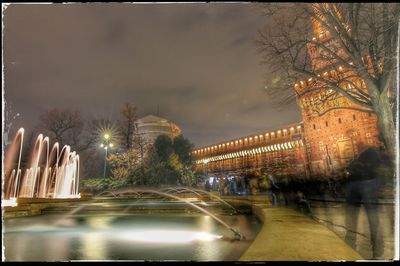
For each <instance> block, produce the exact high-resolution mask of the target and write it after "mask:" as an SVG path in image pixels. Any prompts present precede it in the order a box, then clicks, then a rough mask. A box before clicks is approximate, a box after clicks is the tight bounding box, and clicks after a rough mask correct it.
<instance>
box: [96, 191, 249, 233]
mask: <svg viewBox="0 0 400 266" xmlns="http://www.w3.org/2000/svg"><path fill="white" fill-rule="evenodd" d="M168 189H171V188H168ZM183 189H184V190H185V191H192V192H195V194H197V195H199V194H198V193H197V192H196V191H195V190H191V189H189V188H186V187H183ZM200 191H201V190H200ZM105 192H107V193H108V194H112V195H113V197H117V196H118V195H121V194H122V195H123V194H125V193H133V194H136V195H140V196H142V195H143V194H144V193H147V194H155V195H160V196H164V197H168V198H172V199H175V200H178V201H180V202H184V203H186V204H188V205H189V206H191V207H193V208H195V209H197V210H199V211H200V212H202V213H204V214H207V215H208V216H210V217H212V218H213V219H214V220H215V221H217V222H219V223H220V224H222V225H223V226H225V227H226V228H227V229H229V230H230V231H232V232H233V233H234V239H235V240H241V239H244V237H243V235H242V234H241V233H240V232H239V231H237V230H235V229H234V228H232V227H231V226H229V225H228V224H226V223H225V222H224V221H222V220H221V219H220V218H218V217H217V216H216V215H214V214H212V213H211V212H209V211H207V210H205V209H204V208H202V207H200V206H198V205H196V204H194V203H193V202H191V201H189V200H187V199H184V198H181V197H178V196H176V195H173V194H170V193H167V192H163V191H157V190H152V189H128V190H127V189H125V190H121V191H114V192H110V191H105ZM103 193H104V192H102V193H100V194H99V195H102V194H103ZM221 200H222V199H221ZM222 201H223V200H222ZM223 202H224V203H226V204H227V205H228V206H229V207H230V208H233V206H231V205H229V204H228V203H227V202H225V201H223ZM233 209H234V210H235V212H236V209H235V208H233ZM123 213H125V211H123Z"/></svg>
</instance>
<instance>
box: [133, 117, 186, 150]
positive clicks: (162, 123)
mask: <svg viewBox="0 0 400 266" xmlns="http://www.w3.org/2000/svg"><path fill="white" fill-rule="evenodd" d="M136 128H137V132H138V133H139V134H140V135H142V136H143V137H145V138H146V139H147V140H149V142H151V143H153V142H154V141H155V139H156V138H157V137H158V136H160V135H167V136H169V137H170V138H174V137H176V136H178V135H179V134H181V132H182V131H181V129H180V128H179V127H178V126H177V125H175V124H174V123H172V122H170V121H168V120H167V119H165V118H161V117H158V116H155V115H147V116H145V117H142V118H140V119H138V120H137V121H136Z"/></svg>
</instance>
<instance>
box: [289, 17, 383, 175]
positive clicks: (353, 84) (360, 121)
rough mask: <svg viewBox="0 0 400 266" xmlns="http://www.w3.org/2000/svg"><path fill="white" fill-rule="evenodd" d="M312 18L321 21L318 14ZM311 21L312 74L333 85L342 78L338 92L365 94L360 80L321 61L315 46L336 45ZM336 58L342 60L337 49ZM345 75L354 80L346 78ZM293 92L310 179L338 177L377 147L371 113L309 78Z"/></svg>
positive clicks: (310, 50) (328, 34) (338, 65)
mask: <svg viewBox="0 0 400 266" xmlns="http://www.w3.org/2000/svg"><path fill="white" fill-rule="evenodd" d="M316 16H319V18H321V16H320V14H319V13H318V10H316ZM311 20H312V24H313V37H312V42H310V43H309V45H308V47H307V49H308V53H309V55H310V59H311V66H312V68H313V71H314V72H315V73H317V74H318V75H319V76H322V77H323V78H324V79H328V80H331V81H332V82H334V83H337V82H338V81H339V80H343V78H345V79H344V80H346V81H344V82H341V83H340V87H341V88H345V89H346V90H347V91H350V92H351V91H352V90H356V89H358V91H359V92H360V93H365V94H368V93H367V89H366V87H365V84H364V81H363V80H362V79H361V78H360V77H358V76H355V75H354V73H352V72H351V71H349V70H346V69H345V68H344V67H343V66H341V65H340V64H339V63H338V62H337V61H335V60H327V59H326V56H325V57H324V55H326V54H324V51H323V49H322V48H321V47H319V46H318V45H316V44H315V43H322V44H324V45H325V46H327V47H329V48H330V49H332V48H336V47H337V48H338V46H337V43H336V42H335V40H334V39H333V38H332V36H331V34H330V32H329V31H327V30H326V29H324V27H323V26H322V25H321V23H319V21H318V20H317V19H316V18H312V19H311ZM349 30H350V29H349ZM313 42H314V44H313ZM335 46H336V47H335ZM338 54H339V55H340V56H342V57H343V52H341V50H340V49H339V50H338ZM349 75H352V76H355V77H353V78H348V77H349ZM294 89H295V91H296V92H297V94H298V97H297V103H298V105H299V106H300V108H301V112H302V116H303V125H304V135H305V144H306V151H307V157H308V158H307V159H308V162H309V169H310V174H311V176H314V177H316V176H324V177H329V176H341V175H343V173H344V171H343V170H344V168H345V167H346V166H347V165H348V163H349V161H351V160H352V159H353V158H354V157H355V156H357V155H358V154H359V153H360V152H362V151H363V150H365V149H366V148H368V147H370V146H378V144H379V141H378V130H377V124H376V122H377V117H376V115H375V114H374V113H373V112H371V111H368V109H366V108H363V106H361V105H359V104H356V103H354V102H353V101H351V100H350V99H348V98H346V97H345V96H344V95H343V94H341V93H338V92H336V90H335V88H327V87H326V85H325V84H323V83H321V82H319V81H317V80H315V79H313V78H309V79H306V80H301V81H299V82H297V83H296V84H295V86H294Z"/></svg>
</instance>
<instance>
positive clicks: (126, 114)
mask: <svg viewBox="0 0 400 266" xmlns="http://www.w3.org/2000/svg"><path fill="white" fill-rule="evenodd" d="M121 115H122V119H121V120H119V121H118V124H119V128H120V132H121V135H122V137H123V139H124V145H125V147H126V148H127V149H130V148H131V147H132V145H133V135H134V133H135V121H136V118H137V117H136V107H135V106H133V105H132V104H130V103H125V105H124V107H123V109H122V110H121Z"/></svg>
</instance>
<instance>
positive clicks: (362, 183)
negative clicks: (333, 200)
mask: <svg viewBox="0 0 400 266" xmlns="http://www.w3.org/2000/svg"><path fill="white" fill-rule="evenodd" d="M382 164H383V160H382V151H381V150H380V149H378V148H368V149H366V150H365V151H363V152H362V153H360V154H359V156H358V157H357V158H355V159H354V160H353V161H351V162H350V164H349V166H348V167H347V177H348V179H347V183H346V187H345V197H346V203H347V204H346V228H347V230H346V236H345V241H346V242H347V243H348V244H350V245H351V246H352V247H353V248H354V247H355V246H356V234H354V233H353V232H357V224H358V220H359V213H360V209H361V205H364V208H365V210H366V214H367V218H368V222H369V231H370V238H371V246H372V256H373V258H374V259H378V258H380V257H381V256H382V255H383V242H382V241H380V240H378V239H377V237H378V228H379V214H378V206H379V205H378V196H379V193H380V190H381V187H382V180H381V178H380V177H381V175H380V173H379V168H380V167H381V166H382Z"/></svg>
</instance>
